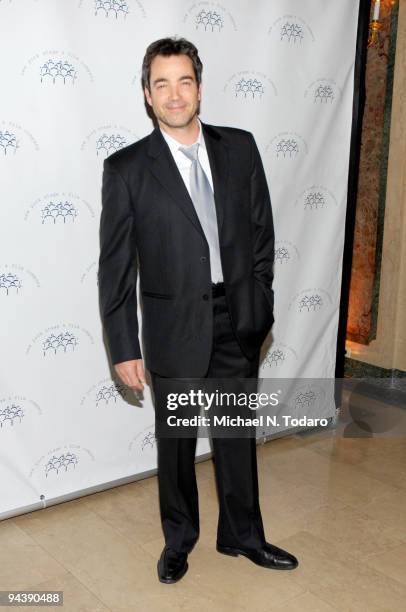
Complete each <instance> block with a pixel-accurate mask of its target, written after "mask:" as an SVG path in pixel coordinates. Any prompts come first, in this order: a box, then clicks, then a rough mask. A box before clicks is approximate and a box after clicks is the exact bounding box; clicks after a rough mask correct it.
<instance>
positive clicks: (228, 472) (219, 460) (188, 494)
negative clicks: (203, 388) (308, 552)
mask: <svg viewBox="0 0 406 612" xmlns="http://www.w3.org/2000/svg"><path fill="white" fill-rule="evenodd" d="M213 315H214V316H213V319H214V322H213V348H212V353H211V357H210V363H209V368H208V371H207V373H206V375H205V377H207V378H222V377H223V378H233V377H241V378H251V379H256V378H257V377H258V366H259V351H258V355H257V356H256V358H255V359H254V360H252V361H251V360H248V359H247V358H246V357H245V355H244V354H243V353H242V351H241V349H240V346H239V344H238V341H237V339H236V337H235V334H234V332H233V329H232V326H231V320H230V315H229V311H228V308H227V302H226V297H225V295H219V296H217V297H213ZM151 379H152V387H153V391H154V395H155V397H157V396H159V391H160V389H159V383H160V380H162V377H160V376H158V375H157V374H155V373H154V372H151ZM159 409H160V407H159V406H157V404H156V399H155V413H157V411H159ZM196 442H197V439H196V437H189V438H186V437H185V438H175V437H172V438H169V437H168V438H165V437H159V438H158V439H157V450H158V486H159V504H160V513H161V522H162V529H163V532H164V536H165V544H166V546H168V547H170V548H172V549H174V550H176V551H178V552H190V551H191V550H192V548H193V546H194V544H195V543H196V540H197V539H198V537H199V506H198V489H197V483H196V473H195V452H196ZM212 444H213V454H214V466H215V474H216V481H217V491H218V497H219V506H220V512H219V519H218V527H217V543H218V544H220V545H223V546H235V547H244V548H251V549H256V548H259V547H260V546H261V545H262V544H263V543H264V542H265V535H264V528H263V523H262V517H261V511H260V506H259V493H258V474H257V454H256V441H255V438H254V437H244V438H237V437H224V438H219V437H212Z"/></svg>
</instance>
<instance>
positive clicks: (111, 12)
mask: <svg viewBox="0 0 406 612" xmlns="http://www.w3.org/2000/svg"><path fill="white" fill-rule="evenodd" d="M83 7H85V8H86V9H88V12H89V15H90V14H91V13H93V15H94V17H95V18H97V19H98V20H102V19H103V20H107V19H108V20H109V21H110V22H123V21H127V20H128V18H130V19H131V16H134V15H135V16H141V17H145V9H144V7H143V5H142V4H141V2H139V0H79V4H78V8H83Z"/></svg>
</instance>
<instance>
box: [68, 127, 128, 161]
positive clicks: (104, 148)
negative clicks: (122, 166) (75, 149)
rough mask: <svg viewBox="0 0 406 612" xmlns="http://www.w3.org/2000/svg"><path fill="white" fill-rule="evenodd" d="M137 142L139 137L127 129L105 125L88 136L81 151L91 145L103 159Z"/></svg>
mask: <svg viewBox="0 0 406 612" xmlns="http://www.w3.org/2000/svg"><path fill="white" fill-rule="evenodd" d="M136 140H139V138H138V136H137V135H136V134H135V133H134V132H133V131H132V130H129V129H128V128H126V127H123V126H121V125H103V126H101V127H98V128H95V129H94V130H93V131H92V132H91V133H90V134H88V135H87V136H86V138H85V140H84V141H83V142H82V144H81V147H80V150H81V151H84V150H85V149H86V148H87V146H88V145H89V146H91V148H92V149H93V150H94V152H95V154H96V155H97V156H98V157H100V158H102V159H103V158H105V157H108V156H109V155H111V154H112V153H115V152H116V151H118V150H119V149H122V148H123V147H126V146H127V145H129V144H131V143H133V142H135V141H136Z"/></svg>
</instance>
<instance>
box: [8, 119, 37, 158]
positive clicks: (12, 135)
mask: <svg viewBox="0 0 406 612" xmlns="http://www.w3.org/2000/svg"><path fill="white" fill-rule="evenodd" d="M28 141H30V142H31V144H32V146H33V147H34V149H35V150H36V151H38V150H39V147H38V143H37V141H36V140H35V138H34V136H33V135H32V134H31V133H30V132H29V131H28V130H26V129H25V128H23V127H22V126H21V125H19V124H18V123H14V122H13V121H0V158H7V157H8V158H10V157H13V155H15V154H16V153H17V151H19V150H21V149H22V150H24V149H25V148H26V145H27V142H28Z"/></svg>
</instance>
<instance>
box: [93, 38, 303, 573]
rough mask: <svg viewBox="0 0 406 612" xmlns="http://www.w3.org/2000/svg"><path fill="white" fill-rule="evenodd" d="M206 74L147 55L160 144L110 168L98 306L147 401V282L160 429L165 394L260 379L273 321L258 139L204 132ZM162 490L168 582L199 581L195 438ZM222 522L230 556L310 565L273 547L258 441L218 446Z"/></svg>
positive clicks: (116, 359)
mask: <svg viewBox="0 0 406 612" xmlns="http://www.w3.org/2000/svg"><path fill="white" fill-rule="evenodd" d="M201 73H202V63H201V61H200V58H199V56H198V52H197V49H196V47H195V46H194V45H193V44H191V43H190V42H188V41H186V40H185V39H178V40H177V39H175V38H165V39H161V40H158V41H156V42H154V43H152V44H151V45H150V46H149V47H148V49H147V51H146V54H145V57H144V61H143V67H142V84H143V89H144V94H145V99H146V102H147V105H148V108H149V110H150V111H151V112H152V114H153V115H154V120H155V123H156V127H155V129H154V130H153V132H152V133H151V134H150V135H149V136H147V137H145V138H142V139H141V140H139V141H138V142H136V143H134V144H131V145H129V146H127V147H125V148H123V149H121V150H119V151H117V152H116V153H114V154H112V155H110V156H109V157H108V158H107V159H106V160H105V162H104V171H103V189H102V201H103V208H102V215H101V221H100V239H101V249H100V259H99V292H100V303H101V312H102V318H103V324H104V328H105V331H106V335H107V339H108V344H109V349H110V353H111V358H112V362H113V364H114V366H115V369H116V372H117V374H118V375H119V377H120V378H121V380H122V381H123V382H124V383H125V384H126V385H128V386H129V387H131V388H132V389H135V390H142V389H143V388H144V383H145V371H144V365H143V359H142V353H141V349H140V342H139V337H138V321H137V295H136V281H137V273H138V270H139V274H140V290H141V294H142V323H143V326H142V327H143V339H144V349H145V365H146V367H147V368H148V370H149V371H150V373H151V379H152V386H153V390H154V395H155V413H156V419H158V418H162V414H163V411H164V406H163V405H162V402H161V401H159V400H158V399H157V398H160V397H161V396H162V391H163V389H164V387H165V385H164V382H165V381H168V380H171V379H176V378H181V379H183V378H188V377H200V378H206V379H212V378H231V379H232V378H237V377H240V378H251V379H252V378H256V377H257V376H258V365H259V352H260V348H261V344H262V342H263V340H264V339H265V337H266V335H267V334H268V332H269V330H270V328H271V326H272V323H273V321H274V317H273V290H272V281H273V272H272V266H273V248H274V231H273V221H272V212H271V203H270V197H269V191H268V187H267V183H266V178H265V174H264V170H263V166H262V162H261V159H260V156H259V152H258V149H257V146H256V143H255V141H254V138H253V136H252V134H251V133H250V132H247V131H244V130H240V129H236V128H229V127H214V126H211V125H207V124H204V123H202V122H201V121H200V120H199V118H198V114H199V104H200V100H201V94H202V88H201ZM157 447H158V482H159V499H160V512H161V521H162V528H163V532H164V535H165V547H164V549H163V551H162V554H161V557H160V559H159V561H158V577H159V580H160V581H161V582H164V583H173V582H176V581H177V580H179V579H180V578H181V577H182V576H183V575H184V574H185V572H186V571H187V569H188V563H187V558H188V553H190V551H191V550H192V548H193V546H194V544H195V543H196V541H197V539H198V536H199V509H198V490H197V485H196V475H195V450H196V437H159V438H158V440H157ZM213 451H214V461H215V470H216V480H217V486H218V493H219V502H220V514H219V522H218V530H217V550H218V551H219V552H221V553H223V554H227V555H233V556H237V555H240V554H241V555H245V556H246V557H248V558H249V559H250V560H251V561H253V562H254V563H257V564H259V565H261V566H264V567H268V568H274V569H293V568H295V567H296V566H297V565H298V561H297V559H296V558H295V557H294V556H293V555H291V554H289V553H287V552H286V551H284V550H282V549H280V548H277V547H276V546H273V545H271V544H269V543H267V542H266V540H265V535H264V529H263V524H262V517H261V512H260V507H259V501H258V480H257V458H256V441H255V438H254V437H249V438H247V437H245V438H236V437H231V438H213Z"/></svg>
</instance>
